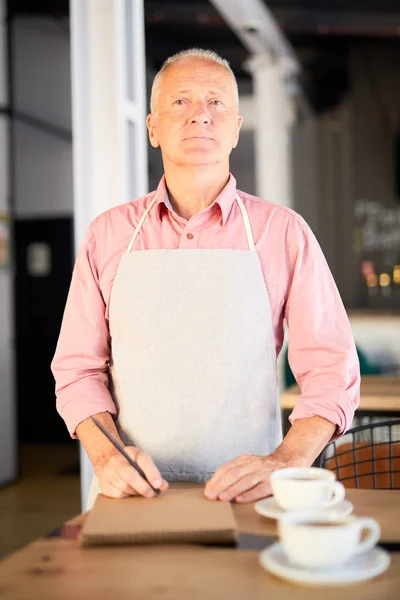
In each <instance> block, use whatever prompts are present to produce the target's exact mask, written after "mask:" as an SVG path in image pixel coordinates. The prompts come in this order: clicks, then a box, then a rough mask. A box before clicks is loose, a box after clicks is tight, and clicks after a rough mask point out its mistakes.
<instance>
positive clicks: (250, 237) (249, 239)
mask: <svg viewBox="0 0 400 600" xmlns="http://www.w3.org/2000/svg"><path fill="white" fill-rule="evenodd" d="M156 200H157V196H154V198H153V200H152V201H151V202H150V204H149V206H148V207H147V208H146V210H145V211H144V213H143V215H142V217H141V219H140V221H139V223H138V224H137V226H136V228H135V231H134V233H133V236H132V239H131V241H130V243H129V246H128V248H127V250H126V254H130V252H131V250H132V248H133V244H134V243H135V241H136V238H137V236H138V234H139V231H140V230H141V228H142V225H143V223H144V221H145V219H146V217H147V215H148V214H149V212H150V210H151V209H152V208H153V206H154V204H155V202H156ZM236 201H237V203H238V205H239V208H240V210H241V213H242V217H243V223H244V228H245V230H246V236H247V242H248V244H249V250H251V252H255V251H256V246H255V244H254V237H253V232H252V230H251V225H250V219H249V215H248V214H247V210H246V208H245V206H244V204H243V201H242V199H241V198H240V196H239V194H236Z"/></svg>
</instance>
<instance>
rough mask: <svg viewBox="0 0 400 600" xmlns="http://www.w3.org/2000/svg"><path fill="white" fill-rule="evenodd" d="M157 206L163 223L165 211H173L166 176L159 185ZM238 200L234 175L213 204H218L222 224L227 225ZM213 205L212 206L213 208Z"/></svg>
mask: <svg viewBox="0 0 400 600" xmlns="http://www.w3.org/2000/svg"><path fill="white" fill-rule="evenodd" d="M156 196H157V200H156V206H157V216H158V219H159V221H160V222H161V221H162V218H163V215H164V214H165V210H166V209H169V210H173V208H172V205H171V202H170V199H169V197H168V191H167V186H166V182H165V175H163V176H162V178H161V181H160V183H159V184H158V187H157V191H156ZM235 199H236V179H235V178H234V176H233V175H232V174H230V175H229V180H228V183H227V184H226V186H225V187H224V189H223V190H222V192H221V193H220V194H219V196H218V197H217V198H216V199H215V200H214V202H213V204H212V205H214V204H218V206H219V207H220V209H221V214H222V224H223V225H225V224H226V222H227V220H228V217H229V215H230V212H231V210H232V206H233V203H234V202H235ZM212 205H211V206H212Z"/></svg>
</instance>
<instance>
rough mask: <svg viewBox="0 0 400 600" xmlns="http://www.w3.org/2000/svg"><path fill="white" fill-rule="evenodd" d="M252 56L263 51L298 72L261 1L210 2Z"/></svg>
mask: <svg viewBox="0 0 400 600" xmlns="http://www.w3.org/2000/svg"><path fill="white" fill-rule="evenodd" d="M210 1H211V3H212V4H213V5H214V6H215V8H216V9H217V10H218V11H219V12H220V14H221V15H222V16H223V18H224V19H225V21H226V22H227V23H228V25H229V26H230V27H231V28H232V30H233V31H234V32H235V34H236V35H237V37H238V38H239V39H240V41H241V42H242V44H243V45H244V46H245V48H247V50H248V51H249V52H250V54H252V55H258V54H265V53H266V52H268V53H270V54H273V55H274V56H276V57H279V58H284V59H286V62H287V64H289V62H290V65H291V70H292V72H296V71H299V70H300V67H299V63H298V60H297V57H296V54H295V51H294V50H293V48H292V46H291V44H290V42H289V41H288V40H287V39H286V37H285V34H284V33H283V31H282V30H281V28H280V27H279V25H278V23H277V21H276V20H275V18H274V16H273V14H272V12H271V11H270V10H269V9H268V8H267V6H266V5H265V4H264V3H263V2H262V0H210Z"/></svg>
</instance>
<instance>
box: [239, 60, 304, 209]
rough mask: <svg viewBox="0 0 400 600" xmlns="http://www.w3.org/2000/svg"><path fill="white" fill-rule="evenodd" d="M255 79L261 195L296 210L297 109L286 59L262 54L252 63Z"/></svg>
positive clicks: (256, 129) (258, 193)
mask: <svg viewBox="0 0 400 600" xmlns="http://www.w3.org/2000/svg"><path fill="white" fill-rule="evenodd" d="M248 66H249V68H250V71H251V73H252V76H253V90H254V105H255V107H254V108H255V119H254V120H255V131H254V141H255V157H256V165H255V167H256V169H255V170H256V190H257V195H258V196H260V197H261V198H263V199H264V200H269V201H271V202H275V203H276V204H280V205H282V206H289V207H291V206H293V200H292V165H291V126H292V122H293V109H292V102H291V100H290V97H289V96H288V94H287V91H286V87H285V77H286V75H287V73H289V72H290V69H288V64H287V63H286V62H285V59H282V58H281V59H274V58H273V57H272V56H271V55H269V54H262V55H261V54H260V55H257V56H254V57H252V58H251V59H250V60H249V61H248Z"/></svg>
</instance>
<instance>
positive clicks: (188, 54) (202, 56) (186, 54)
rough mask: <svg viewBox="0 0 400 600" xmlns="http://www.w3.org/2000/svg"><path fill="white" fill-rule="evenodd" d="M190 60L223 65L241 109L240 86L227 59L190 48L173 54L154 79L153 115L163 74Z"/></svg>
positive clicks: (152, 95) (151, 100) (151, 104)
mask: <svg viewBox="0 0 400 600" xmlns="http://www.w3.org/2000/svg"><path fill="white" fill-rule="evenodd" d="M190 58H193V59H197V60H206V61H209V62H211V63H215V64H218V65H221V67H224V69H226V70H227V71H228V73H230V74H231V76H232V80H233V84H234V90H235V96H236V98H235V100H236V105H237V107H238V108H239V89H238V84H237V81H236V77H235V74H234V72H233V71H232V69H231V67H230V64H229V62H228V61H227V60H226V59H225V58H222V56H220V55H219V54H217V52H214V51H213V50H203V49H202V48H189V49H188V50H181V51H180V52H177V53H176V54H173V55H172V56H170V57H169V58H167V60H166V61H165V62H164V64H163V65H162V67H161V69H160V70H159V71H158V73H157V74H156V76H155V77H154V81H153V85H152V88H151V96H150V110H151V112H152V113H153V114H154V113H155V107H156V104H157V100H158V94H159V91H160V83H161V78H162V75H163V73H165V71H166V70H167V69H168V68H169V67H171V66H172V65H174V64H175V63H177V62H179V61H181V60H186V59H190Z"/></svg>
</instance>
